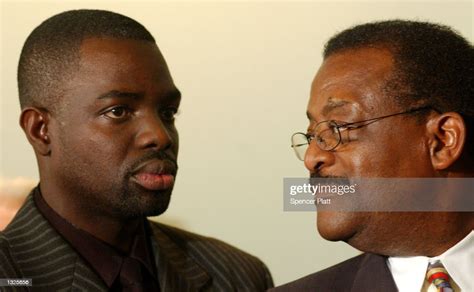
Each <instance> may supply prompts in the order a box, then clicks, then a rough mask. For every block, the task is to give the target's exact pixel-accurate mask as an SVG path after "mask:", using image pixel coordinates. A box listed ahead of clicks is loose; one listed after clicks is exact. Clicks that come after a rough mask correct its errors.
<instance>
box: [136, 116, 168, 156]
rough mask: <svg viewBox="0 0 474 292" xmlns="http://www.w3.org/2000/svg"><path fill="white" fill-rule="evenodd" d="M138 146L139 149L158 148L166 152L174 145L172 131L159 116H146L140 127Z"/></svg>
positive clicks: (137, 139)
mask: <svg viewBox="0 0 474 292" xmlns="http://www.w3.org/2000/svg"><path fill="white" fill-rule="evenodd" d="M138 127H139V130H138V135H137V136H136V139H135V141H136V144H137V146H138V147H139V148H143V149H144V148H156V149H157V150H166V149H168V148H170V147H171V146H172V144H173V142H174V141H173V137H172V136H171V135H170V129H169V128H167V127H166V124H165V123H163V121H162V120H161V118H160V117H159V115H158V114H157V113H156V112H155V113H149V114H146V115H145V116H144V117H143V118H142V121H141V123H139V125H138Z"/></svg>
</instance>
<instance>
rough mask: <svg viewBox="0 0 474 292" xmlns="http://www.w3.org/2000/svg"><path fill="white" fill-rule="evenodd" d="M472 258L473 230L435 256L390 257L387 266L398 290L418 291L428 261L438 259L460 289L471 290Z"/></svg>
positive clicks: (423, 278)
mask: <svg viewBox="0 0 474 292" xmlns="http://www.w3.org/2000/svg"><path fill="white" fill-rule="evenodd" d="M473 258H474V232H473V231H471V233H469V234H468V235H467V236H466V237H465V238H464V239H462V240H461V241H460V242H458V243H457V244H455V245H454V246H452V247H451V248H450V249H448V250H447V251H445V252H444V253H443V254H441V255H439V256H437V257H432V258H429V257H424V256H416V257H390V258H388V260H387V264H388V267H389V268H390V271H391V273H392V275H393V279H394V280H395V283H396V284H397V287H398V290H399V291H420V289H421V288H422V286H423V282H424V280H425V275H426V269H427V267H428V263H432V262H435V261H437V260H440V261H441V263H442V264H443V266H444V267H445V269H446V271H448V274H449V275H450V277H451V278H452V279H453V280H454V282H456V284H457V285H458V286H459V288H461V290H462V291H473V290H472V288H473V287H472V284H471V282H470V280H471V279H470V277H471V275H472V272H473V271H472V268H473V260H472V259H473Z"/></svg>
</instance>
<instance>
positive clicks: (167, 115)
mask: <svg viewBox="0 0 474 292" xmlns="http://www.w3.org/2000/svg"><path fill="white" fill-rule="evenodd" d="M177 113H178V109H177V108H175V107H168V108H164V109H162V110H160V115H161V117H162V119H163V120H164V121H167V122H172V121H174V119H175V116H176V114H177Z"/></svg>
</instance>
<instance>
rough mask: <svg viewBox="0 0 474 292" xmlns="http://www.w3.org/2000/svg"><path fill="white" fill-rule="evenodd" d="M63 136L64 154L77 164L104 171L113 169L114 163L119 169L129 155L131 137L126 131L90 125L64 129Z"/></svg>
mask: <svg viewBox="0 0 474 292" xmlns="http://www.w3.org/2000/svg"><path fill="white" fill-rule="evenodd" d="M71 133H74V134H71ZM62 137H64V138H63V139H62V144H63V145H64V147H63V148H64V149H63V155H64V156H68V157H69V158H70V160H71V161H73V162H74V163H75V164H82V165H86V166H87V167H89V168H90V169H94V170H95V171H100V172H102V173H103V172H107V171H111V166H114V165H115V167H114V169H115V170H117V168H118V167H119V166H120V163H121V162H122V161H123V160H124V159H125V158H126V156H127V149H128V147H129V141H130V139H131V138H130V137H128V136H127V134H126V131H121V132H120V133H119V132H112V131H104V129H102V128H99V127H94V126H88V125H82V126H80V127H74V128H73V127H71V128H68V129H64V133H63V134H62Z"/></svg>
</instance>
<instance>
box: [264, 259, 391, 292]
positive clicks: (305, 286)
mask: <svg viewBox="0 0 474 292" xmlns="http://www.w3.org/2000/svg"><path fill="white" fill-rule="evenodd" d="M270 291H273V292H285V291H298V292H306V291H323V292H326V291H327V292H339V291H341V292H342V291H354V292H359V291H361V292H370V291H374V292H375V291H376V292H379V291H380V292H396V291H397V286H396V284H395V281H394V280H393V278H392V274H391V273H390V270H389V268H388V266H387V263H386V257H383V256H380V255H375V254H370V253H364V254H361V255H360V256H357V257H354V258H351V259H349V260H347V261H345V262H342V263H339V264H337V265H335V266H332V267H330V268H327V269H325V270H322V271H320V272H317V273H314V274H311V275H309V276H306V277H304V278H301V279H299V280H296V281H294V282H291V283H288V284H285V285H283V286H279V287H277V288H275V289H271V290H270Z"/></svg>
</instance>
